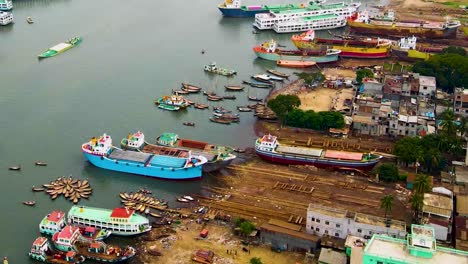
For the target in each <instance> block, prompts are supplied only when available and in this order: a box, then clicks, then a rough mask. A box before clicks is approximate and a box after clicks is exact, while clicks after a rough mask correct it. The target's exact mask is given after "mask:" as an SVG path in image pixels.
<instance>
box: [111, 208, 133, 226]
mask: <svg viewBox="0 0 468 264" xmlns="http://www.w3.org/2000/svg"><path fill="white" fill-rule="evenodd" d="M133 212H134V210H131V209H127V208H125V207H118V208H115V209H114V210H113V211H112V213H111V215H110V221H111V222H113V223H119V224H120V223H124V224H127V223H130V217H131V216H132V214H133Z"/></svg>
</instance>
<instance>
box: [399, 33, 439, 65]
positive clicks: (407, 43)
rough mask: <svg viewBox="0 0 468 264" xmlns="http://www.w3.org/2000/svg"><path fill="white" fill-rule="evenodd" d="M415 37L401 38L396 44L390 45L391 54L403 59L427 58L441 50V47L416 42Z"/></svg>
mask: <svg viewBox="0 0 468 264" xmlns="http://www.w3.org/2000/svg"><path fill="white" fill-rule="evenodd" d="M416 41H417V38H416V37H415V36H412V37H404V38H401V39H400V40H399V41H398V42H397V44H396V45H394V46H393V47H392V54H393V55H395V56H397V57H398V58H400V59H401V60H404V61H416V60H428V59H429V58H430V57H432V56H434V55H435V54H438V53H441V52H442V51H443V48H442V47H432V46H424V45H417V44H416Z"/></svg>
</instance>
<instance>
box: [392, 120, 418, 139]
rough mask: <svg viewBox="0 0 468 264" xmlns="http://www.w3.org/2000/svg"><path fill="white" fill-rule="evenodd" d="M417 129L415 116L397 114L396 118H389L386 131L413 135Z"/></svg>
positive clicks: (401, 134) (393, 133) (400, 134)
mask: <svg viewBox="0 0 468 264" xmlns="http://www.w3.org/2000/svg"><path fill="white" fill-rule="evenodd" d="M417 130H418V117H417V116H408V115H398V119H397V118H393V119H390V122H389V129H388V131H389V133H390V134H391V135H395V136H396V135H398V136H410V137H414V136H416V134H417V133H416V132H417Z"/></svg>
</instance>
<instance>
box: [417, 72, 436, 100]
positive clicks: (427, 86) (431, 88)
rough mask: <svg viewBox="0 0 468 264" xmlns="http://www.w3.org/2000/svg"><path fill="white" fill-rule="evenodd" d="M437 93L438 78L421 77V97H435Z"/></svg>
mask: <svg viewBox="0 0 468 264" xmlns="http://www.w3.org/2000/svg"><path fill="white" fill-rule="evenodd" d="M435 93H436V78H435V77H433V76H422V75H421V76H419V96H425V97H433V96H435Z"/></svg>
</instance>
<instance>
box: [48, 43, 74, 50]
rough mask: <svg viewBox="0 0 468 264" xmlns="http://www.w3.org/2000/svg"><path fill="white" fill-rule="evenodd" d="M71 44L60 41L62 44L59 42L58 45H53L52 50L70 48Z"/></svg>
mask: <svg viewBox="0 0 468 264" xmlns="http://www.w3.org/2000/svg"><path fill="white" fill-rule="evenodd" d="M70 46H71V45H70V44H68V43H60V44H57V45H55V46H53V47H52V48H50V50H54V51H57V52H59V51H61V50H64V49H66V48H68V47H70Z"/></svg>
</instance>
